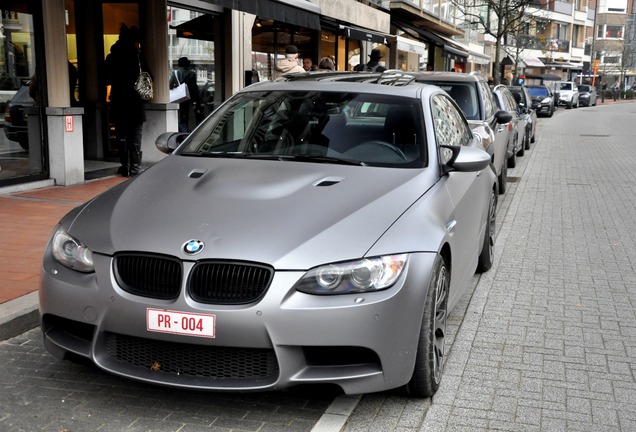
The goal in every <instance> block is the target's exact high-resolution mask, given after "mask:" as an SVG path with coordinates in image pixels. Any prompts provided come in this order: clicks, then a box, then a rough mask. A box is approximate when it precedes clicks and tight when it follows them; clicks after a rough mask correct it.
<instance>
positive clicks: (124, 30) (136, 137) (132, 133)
mask: <svg viewBox="0 0 636 432" xmlns="http://www.w3.org/2000/svg"><path fill="white" fill-rule="evenodd" d="M140 41H141V34H140V32H139V29H138V28H136V27H130V28H128V26H126V24H122V25H121V27H120V31H119V39H118V40H117V42H115V44H114V45H113V46H112V47H111V49H110V54H108V56H107V57H106V65H105V66H106V76H107V84H110V86H111V89H110V115H111V118H112V119H113V121H114V123H115V134H116V137H117V151H118V154H119V161H120V162H121V167H120V168H119V170H118V173H119V174H121V175H123V176H125V177H128V176H134V175H137V174H139V172H140V171H141V131H142V127H143V124H144V122H145V121H146V112H145V110H144V103H145V102H146V100H144V99H143V98H142V96H141V95H140V93H139V92H138V90H137V89H136V85H135V84H136V82H137V80H138V78H139V77H140V74H141V72H142V71H148V66H147V64H145V62H144V61H143V58H142V57H141V56H140V52H139V44H140ZM144 97H145V98H147V97H149V96H148V94H144Z"/></svg>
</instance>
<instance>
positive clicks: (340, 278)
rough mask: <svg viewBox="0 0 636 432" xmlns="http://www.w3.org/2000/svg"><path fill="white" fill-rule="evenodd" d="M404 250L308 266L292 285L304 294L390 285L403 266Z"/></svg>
mask: <svg viewBox="0 0 636 432" xmlns="http://www.w3.org/2000/svg"><path fill="white" fill-rule="evenodd" d="M407 257H408V255H407V254H400V255H386V256H382V257H375V258H365V259H362V260H359V261H350V262H345V263H336V264H328V265H325V266H321V267H316V268H313V269H311V270H309V271H308V272H307V273H305V275H304V276H303V277H302V278H301V279H300V280H299V281H298V283H296V285H295V286H294V288H295V289H296V290H298V291H302V292H305V293H308V294H352V293H360V292H372V291H379V290H383V289H386V288H389V287H390V286H392V285H393V284H394V283H395V281H396V280H397V279H398V278H399V277H400V275H401V274H402V271H403V270H404V267H406V261H407Z"/></svg>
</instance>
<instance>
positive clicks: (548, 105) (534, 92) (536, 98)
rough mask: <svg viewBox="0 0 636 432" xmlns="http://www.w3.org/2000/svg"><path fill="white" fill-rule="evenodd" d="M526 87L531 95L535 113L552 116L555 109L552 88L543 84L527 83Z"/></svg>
mask: <svg viewBox="0 0 636 432" xmlns="http://www.w3.org/2000/svg"><path fill="white" fill-rule="evenodd" d="M526 88H527V89H528V92H529V93H530V96H532V108H533V109H534V110H535V111H536V112H537V115H545V116H548V117H552V115H553V114H554V111H556V104H555V103H554V93H553V92H552V90H550V89H549V88H548V87H547V86H545V85H543V84H532V85H527V86H526Z"/></svg>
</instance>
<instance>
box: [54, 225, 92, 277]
mask: <svg viewBox="0 0 636 432" xmlns="http://www.w3.org/2000/svg"><path fill="white" fill-rule="evenodd" d="M51 250H52V252H53V257H54V258H55V259H56V261H57V262H59V263H60V264H62V265H63V266H66V267H68V268H71V269H73V270H77V271H80V272H83V273H91V272H93V271H95V266H94V265H93V252H91V250H90V249H89V248H88V247H86V245H84V244H83V243H82V242H80V241H79V240H77V239H76V238H74V237H72V236H71V235H70V234H69V233H67V232H66V231H65V230H63V229H59V230H57V231H56V232H55V234H54V235H53V243H52V245H51Z"/></svg>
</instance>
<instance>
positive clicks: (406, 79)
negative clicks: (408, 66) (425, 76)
mask: <svg viewBox="0 0 636 432" xmlns="http://www.w3.org/2000/svg"><path fill="white" fill-rule="evenodd" d="M414 80H415V77H414V76H413V75H410V74H407V73H404V72H403V71H401V70H399V69H387V70H385V71H384V72H382V75H380V76H379V77H378V79H377V81H376V83H377V84H382V85H392V86H403V85H407V84H409V83H412V82H413V81H414Z"/></svg>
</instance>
